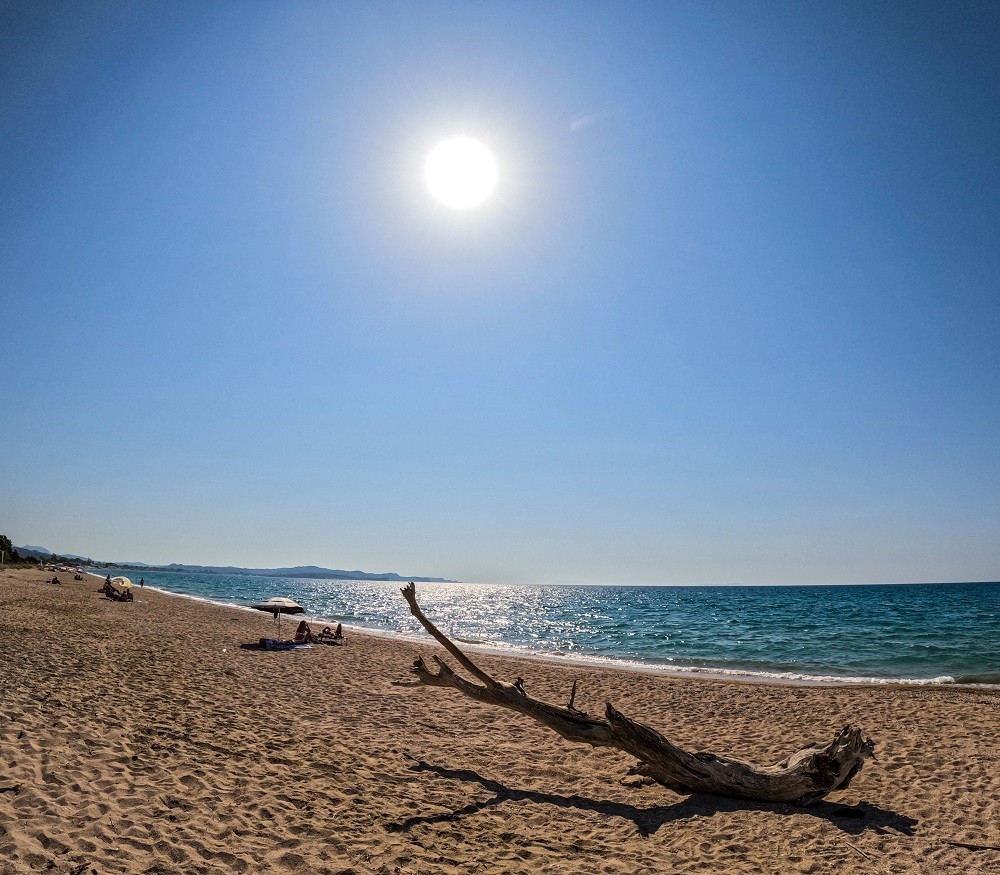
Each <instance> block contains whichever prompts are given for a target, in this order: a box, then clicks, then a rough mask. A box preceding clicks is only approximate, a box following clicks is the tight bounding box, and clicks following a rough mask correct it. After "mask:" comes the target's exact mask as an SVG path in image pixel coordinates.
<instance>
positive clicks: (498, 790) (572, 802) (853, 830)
mask: <svg viewBox="0 0 1000 875" xmlns="http://www.w3.org/2000/svg"><path fill="white" fill-rule="evenodd" d="M410 768H411V769H412V770H413V771H415V772H430V773H431V774H434V775H438V776H439V777H441V778H448V779H449V780H452V781H464V782H466V783H470V784H479V785H480V786H481V787H483V788H484V789H486V790H488V791H489V792H490V793H492V794H493V796H492V798H490V799H484V800H483V801H481V802H471V803H469V804H468V805H466V806H464V807H462V808H459V809H457V810H455V811H450V812H445V813H442V814H433V815H426V816H423V815H417V816H415V817H408V818H406V819H405V820H401V821H394V822H392V823H390V824H388V827H387V828H388V829H389V831H390V832H406V831H407V830H410V829H412V828H413V827H415V826H419V825H421V824H432V823H443V822H446V821H453V820H458V819H460V818H462V817H467V816H469V815H472V814H476V813H477V812H479V811H483V810H485V809H488V808H494V807H495V806H497V805H501V804H502V803H504V802H520V801H529V802H536V803H538V804H543V805H555V806H557V807H558V808H576V809H578V810H580V811H594V812H597V813H598V814H604V815H606V816H608V817H621V818H622V819H624V820H630V821H632V823H634V824H635V827H636V829H637V830H638V831H639V833H640V835H642V836H651V835H653V833H655V832H656V831H657V830H658V829H659V828H660V827H661V826H663V825H664V824H667V823H672V822H674V821H677V820H687V819H689V818H692V817H712V816H714V815H715V814H718V813H722V812H727V811H771V812H773V813H775V814H781V815H804V816H808V817H817V818H820V819H822V820H827V821H829V822H830V823H832V824H834V825H835V826H836V827H838V828H839V829H841V830H843V831H844V832H846V833H849V834H851V835H859V834H861V833H863V832H865V831H867V830H871V831H873V832H876V833H885V832H889V831H894V832H898V833H902V834H903V835H908V836H909V835H913V834H914V833H915V831H916V826H917V821H916V820H914V819H913V818H912V817H907V816H906V815H904V814H897V813H896V812H894V811H887V810H886V809H884V808H879V807H878V806H877V805H869V804H868V803H866V802H863V803H861V804H860V805H854V806H846V805H836V804H834V803H831V802H817V803H816V804H815V805H811V806H809V807H808V808H802V807H799V806H795V805H787V804H784V803H771V802H753V801H750V800H744V799H727V798H725V797H722V796H705V795H700V794H695V795H693V796H688V797H687V798H686V799H683V800H682V801H680V802H676V803H674V804H673V805H655V806H651V807H649V808H637V807H636V806H635V805H628V804H625V803H621V802H611V801H609V800H602V799H590V798H588V797H586V796H576V795H574V796H560V795H558V794H555V793H541V792H539V791H537V790H518V789H516V788H514V787H508V786H506V785H505V784H503V783H501V782H500V781H494V780H491V779H489V778H484V777H483V776H482V775H480V774H479V773H478V772H474V771H472V770H471V769H446V768H443V767H442V766H434V765H431V764H430V763H426V762H424V761H423V760H418V761H416V762H415V763H414V765H412V766H411V767H410Z"/></svg>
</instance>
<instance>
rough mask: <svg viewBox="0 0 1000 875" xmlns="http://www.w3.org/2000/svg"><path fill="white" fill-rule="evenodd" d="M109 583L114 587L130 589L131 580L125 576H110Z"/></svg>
mask: <svg viewBox="0 0 1000 875" xmlns="http://www.w3.org/2000/svg"><path fill="white" fill-rule="evenodd" d="M111 585H112V586H113V587H115V589H132V581H131V580H129V579H128V578H127V577H112V578H111Z"/></svg>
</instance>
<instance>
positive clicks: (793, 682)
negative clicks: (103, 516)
mask: <svg viewBox="0 0 1000 875" xmlns="http://www.w3.org/2000/svg"><path fill="white" fill-rule="evenodd" d="M85 573H88V574H93V575H94V576H95V577H97V578H99V579H100V580H103V579H104V577H103V576H101V575H98V574H94V573H93V572H85ZM348 582H350V581H348ZM389 582H390V583H394V581H389ZM145 589H148V590H152V591H155V592H160V593H162V594H164V595H166V596H170V597H176V598H182V599H191V600H193V601H195V602H203V603H205V604H210V605H215V606H218V607H222V608H233V609H236V610H246V611H250V612H251V613H253V611H254V609H253V608H251V607H250V606H248V605H241V604H237V603H235V602H227V601H221V600H216V599H212V598H210V597H208V596H200V595H193V594H191V593H180V592H174V591H172V590H168V589H164V588H162V587H160V586H154V585H148V586H146V587H145ZM136 591H137V592H138V589H137V590H136ZM296 616H297V617H299V618H300V619H305V620H307V621H308V622H309V623H310V624H313V623H315V624H329V623H337V622H342V621H341V620H338V619H337V618H336V617H323V616H319V615H310V614H307V613H303V614H301V615H296ZM344 628H345V629H346V630H348V631H349V632H351V633H352V634H358V635H371V636H373V637H378V638H387V639H390V640H393V641H399V642H405V643H413V644H418V645H419V644H421V643H426V642H427V637H426V635H425V633H424V632H423V631H422V630H421V631H420V632H416V633H414V634H408V633H405V632H397V631H394V630H390V629H376V628H372V627H368V626H360V625H350V624H348V623H344ZM455 643H456V644H458V645H459V646H460V647H462V648H463V649H467V650H469V652H470V653H481V654H488V655H494V656H509V657H512V658H514V659H523V660H526V661H528V662H541V663H551V664H553V665H557V666H565V667H568V668H574V667H575V668H595V669H600V668H605V669H609V670H611V671H629V672H636V673H640V674H650V675H656V676H663V677H668V678H683V679H687V680H710V681H727V682H732V683H746V684H777V685H781V686H806V687H826V686H832V687H839V686H861V687H864V686H874V687H892V686H900V687H933V688H937V687H941V688H954V689H973V690H998V691H1000V683H980V682H968V681H960V680H957V679H956V678H954V677H951V676H948V675H942V676H939V677H935V678H898V677H890V678H879V677H853V676H840V675H809V674H805V673H799V672H763V671H760V672H755V671H752V670H749V669H737V668H734V669H712V668H701V667H698V666H676V667H674V666H668V665H663V664H661V663H652V662H642V661H640V660H629V659H624V658H618V657H613V656H591V655H588V654H578V655H568V654H556V653H540V652H538V651H533V650H530V649H528V648H526V647H519V646H518V645H496V644H484V643H478V642H470V641H467V640H464V639H455Z"/></svg>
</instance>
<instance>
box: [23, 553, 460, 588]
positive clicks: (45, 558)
mask: <svg viewBox="0 0 1000 875" xmlns="http://www.w3.org/2000/svg"><path fill="white" fill-rule="evenodd" d="M12 553H13V555H11V554H12ZM6 561H8V562H10V561H14V562H17V561H22V562H23V561H27V562H44V563H48V564H56V563H61V564H65V565H87V566H90V567H93V568H127V569H134V570H136V571H168V572H170V571H173V572H180V573H184V574H247V575H252V576H255V577H316V578H335V579H337V580H393V581H408V580H412V581H414V582H416V583H456V581H454V580H449V579H448V578H446V577H418V576H416V575H412V574H397V573H396V572H395V571H380V572H371V571H357V570H355V571H346V570H345V569H343V568H323V567H321V566H319V565H294V566H291V567H289V568H241V567H238V566H235V565H182V564H180V563H178V562H171V563H170V564H169V565H150V564H149V563H147V562H100V561H98V560H96V559H89V558H87V557H85V556H78V555H75V554H72V553H55V552H53V551H52V550H47V549H46V548H45V547H31V546H28V547H14V546H13V545H10V546H9V547H8V548H7V555H6Z"/></svg>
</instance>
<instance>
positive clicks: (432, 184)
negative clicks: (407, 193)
mask: <svg viewBox="0 0 1000 875" xmlns="http://www.w3.org/2000/svg"><path fill="white" fill-rule="evenodd" d="M424 178H425V179H426V180H427V187H428V188H429V189H430V190H431V194H432V195H434V197H436V198H437V199H438V200H439V201H441V203H443V204H444V205H445V206H449V207H451V208H452V209H455V210H468V209H472V207H477V206H479V205H480V204H481V203H483V201H485V200H486V199H487V198H489V196H490V195H491V194H493V190H494V189H495V188H496V184H497V162H496V160H495V159H494V158H493V154H492V153H491V152H490V150H489V149H487V148H486V147H485V146H484V145H483V144H482V143H480V142H479V140H473V139H472V138H471V137H452V138H451V139H450V140H444V141H442V142H440V143H438V144H437V145H436V146H435V147H434V148H433V149H432V150H431V153H430V155H428V156H427V163H426V164H424Z"/></svg>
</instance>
